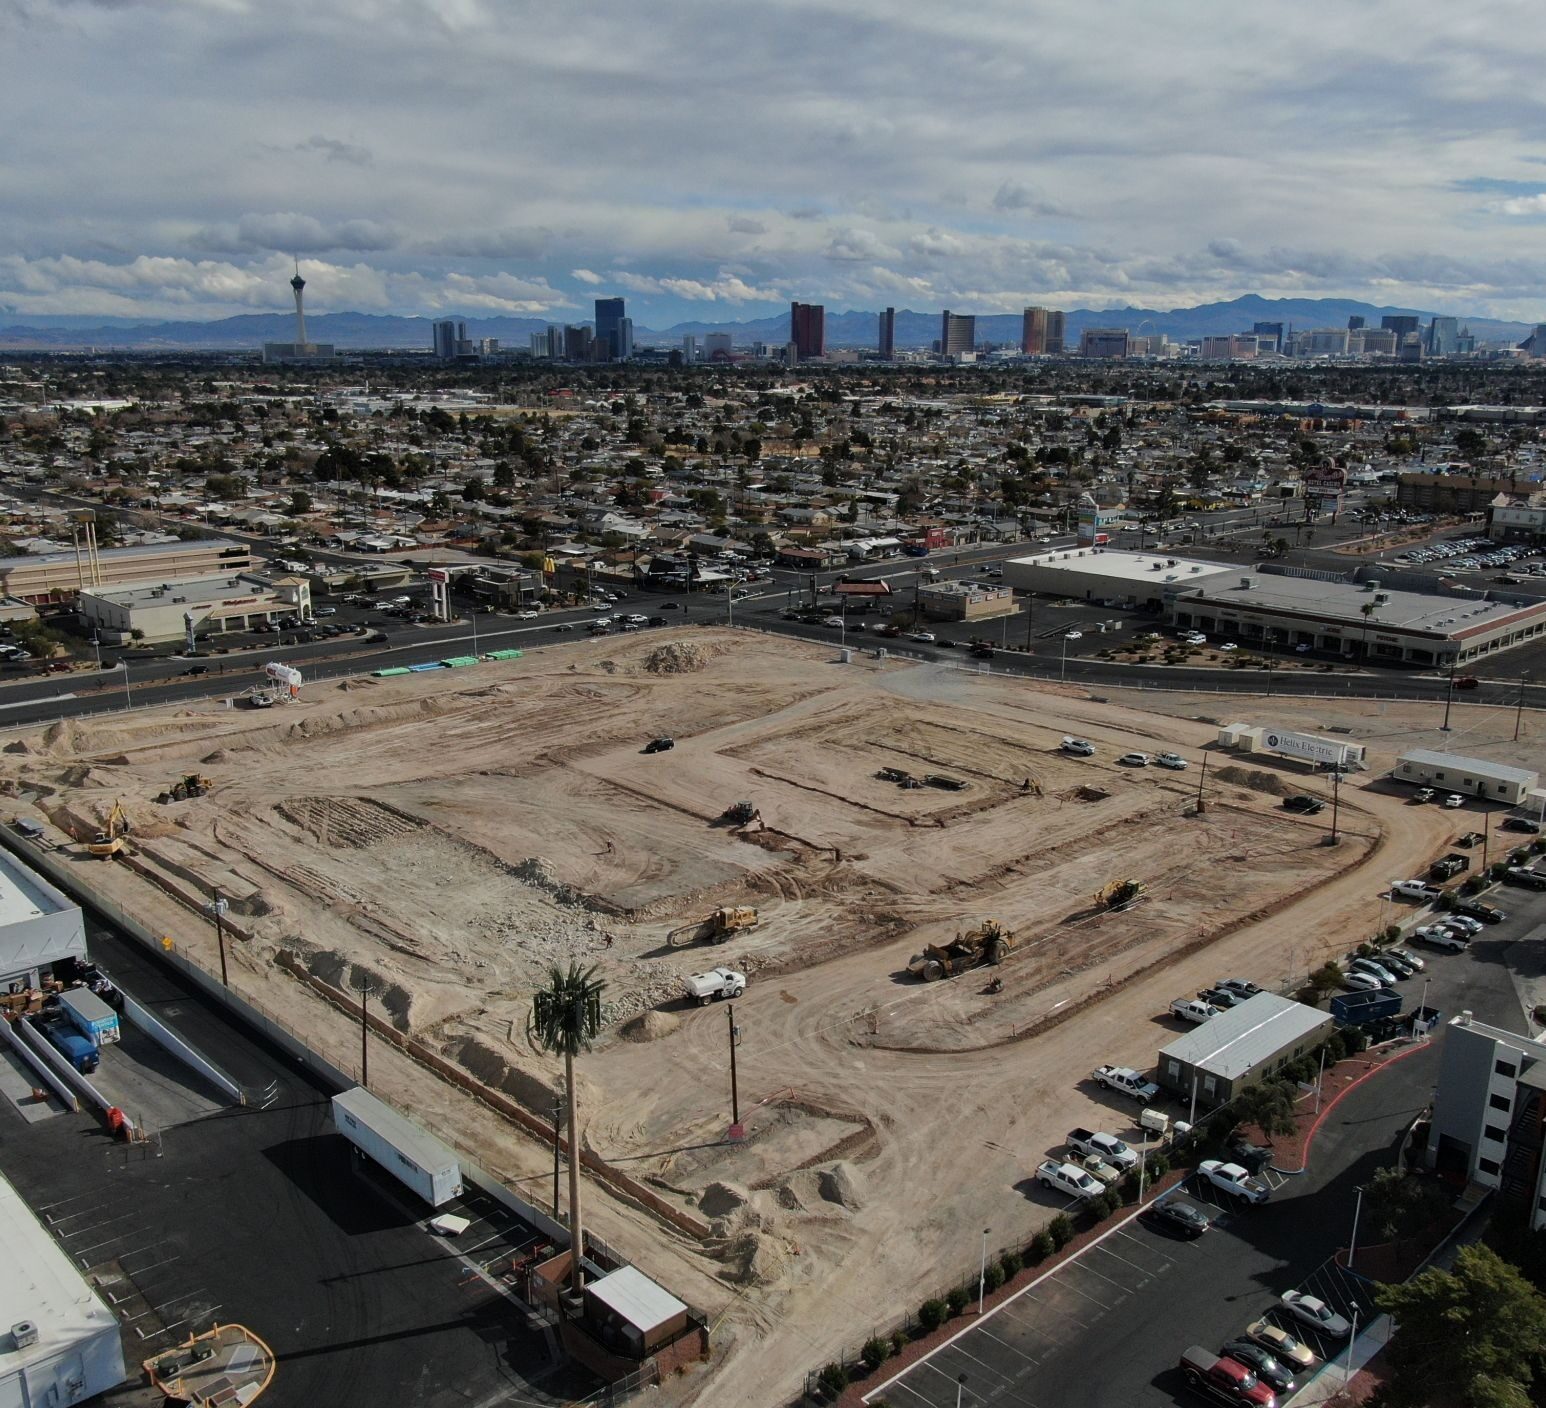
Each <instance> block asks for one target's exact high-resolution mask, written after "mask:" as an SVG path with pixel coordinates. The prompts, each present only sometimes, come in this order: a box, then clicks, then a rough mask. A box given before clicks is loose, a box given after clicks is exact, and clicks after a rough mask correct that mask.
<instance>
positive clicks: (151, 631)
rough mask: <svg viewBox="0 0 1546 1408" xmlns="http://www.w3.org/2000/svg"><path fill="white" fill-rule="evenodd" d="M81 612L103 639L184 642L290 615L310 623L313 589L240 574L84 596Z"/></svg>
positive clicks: (300, 581) (293, 580) (290, 580)
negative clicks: (189, 635) (190, 630)
mask: <svg viewBox="0 0 1546 1408" xmlns="http://www.w3.org/2000/svg"><path fill="white" fill-rule="evenodd" d="M80 610H81V615H82V616H84V617H85V618H86V620H87V621H88V622H90V623H91V625H92V626H93V627H94V628H95V629H96V631H97V633H98V634H99V635H101V637H102V638H103V639H104V640H109V641H113V642H115V643H121V642H123V641H126V640H131V639H132V640H144V641H149V642H155V641H172V640H182V639H183V638H184V637H185V636H186V635H187V633H188V628H189V626H190V625H191V626H192V628H193V632H194V634H195V636H207V635H215V634H219V633H220V632H223V631H233V630H234V631H245V630H249V629H251V627H252V625H253V624H255V623H256V622H259V621H276V620H280V619H282V618H284V617H286V616H299V617H301V618H303V619H304V618H307V617H309V616H310V615H311V586H310V584H309V583H308V582H307V581H306V579H305V578H304V577H278V578H274V579H270V578H267V577H260V576H258V575H257V574H255V573H248V572H238V573H235V574H232V575H222V576H219V577H197V578H194V579H193V580H191V581H182V582H165V583H162V584H161V585H159V586H143V587H123V588H119V589H117V590H111V589H100V588H98V589H95V590H90V591H83V592H82V593H81V594H80ZM136 632H139V633H140V634H138V635H136V634H135V633H136Z"/></svg>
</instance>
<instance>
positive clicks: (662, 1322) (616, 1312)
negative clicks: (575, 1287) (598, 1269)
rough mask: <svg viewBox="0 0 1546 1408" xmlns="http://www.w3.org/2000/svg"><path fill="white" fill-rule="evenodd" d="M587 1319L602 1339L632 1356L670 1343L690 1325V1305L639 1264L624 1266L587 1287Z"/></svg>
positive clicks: (640, 1357) (640, 1354) (641, 1356)
mask: <svg viewBox="0 0 1546 1408" xmlns="http://www.w3.org/2000/svg"><path fill="white" fill-rule="evenodd" d="M585 1308H586V1311H587V1319H588V1320H589V1321H590V1322H591V1324H592V1325H593V1326H594V1327H595V1328H596V1329H597V1330H598V1331H599V1332H600V1334H601V1337H602V1340H603V1342H604V1343H605V1342H608V1341H612V1342H620V1343H619V1346H618V1347H619V1348H621V1349H623V1351H624V1352H625V1353H626V1354H628V1355H629V1356H630V1357H631V1358H634V1359H642V1358H643V1357H644V1356H645V1355H646V1354H649V1353H651V1352H652V1351H653V1350H655V1349H658V1348H659V1347H660V1346H661V1345H663V1344H666V1343H669V1342H670V1341H671V1340H672V1339H674V1338H675V1337H676V1336H677V1335H680V1334H681V1333H682V1331H683V1330H685V1329H686V1328H687V1314H688V1312H687V1306H686V1305H685V1304H683V1303H682V1302H681V1301H679V1300H678V1299H677V1298H676V1297H675V1296H674V1295H672V1294H671V1292H670V1291H668V1290H666V1289H665V1287H663V1286H658V1285H656V1284H655V1282H653V1281H651V1280H650V1278H649V1277H648V1276H646V1275H645V1274H644V1273H643V1272H642V1271H640V1270H639V1269H638V1267H636V1266H622V1267H619V1268H618V1269H617V1270H616V1271H613V1272H610V1273H609V1274H608V1275H606V1276H602V1277H599V1278H598V1279H596V1280H594V1281H592V1282H591V1283H590V1284H589V1285H588V1286H586V1287H585Z"/></svg>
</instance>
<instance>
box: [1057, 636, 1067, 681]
mask: <svg viewBox="0 0 1546 1408" xmlns="http://www.w3.org/2000/svg"><path fill="white" fill-rule="evenodd" d="M1067 678H1068V637H1067V636H1064V637H1063V653H1062V656H1061V657H1060V658H1059V660H1058V683H1059V684H1062V683H1063V682H1064V681H1065V680H1066V679H1067Z"/></svg>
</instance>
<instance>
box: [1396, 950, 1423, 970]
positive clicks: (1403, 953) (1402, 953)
mask: <svg viewBox="0 0 1546 1408" xmlns="http://www.w3.org/2000/svg"><path fill="white" fill-rule="evenodd" d="M1386 952H1387V953H1388V954H1389V956H1390V957H1391V958H1399V959H1400V960H1401V961H1402V962H1403V963H1405V964H1406V966H1407V967H1408V968H1410V969H1411V970H1412V971H1413V972H1414V973H1421V972H1422V971H1423V969H1424V968H1426V967H1427V966H1428V960H1427V959H1426V958H1419V957H1418V956H1417V955H1416V954H1415V953H1409V952H1408V951H1407V950H1406V949H1404V948H1392V949H1387V950H1386Z"/></svg>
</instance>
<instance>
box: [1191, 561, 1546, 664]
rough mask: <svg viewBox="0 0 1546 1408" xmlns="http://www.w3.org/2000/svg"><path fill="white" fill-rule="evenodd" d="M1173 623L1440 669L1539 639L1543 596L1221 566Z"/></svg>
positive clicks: (1545, 608) (1246, 639) (1543, 631)
mask: <svg viewBox="0 0 1546 1408" xmlns="http://www.w3.org/2000/svg"><path fill="white" fill-rule="evenodd" d="M1166 614H1167V617H1168V618H1169V619H1170V620H1171V621H1172V622H1173V623H1174V624H1175V625H1177V626H1181V627H1185V628H1187V629H1190V630H1196V631H1202V632H1203V633H1204V634H1213V635H1218V636H1222V637H1227V638H1231V639H1235V640H1238V641H1240V642H1241V644H1250V643H1253V642H1260V643H1262V644H1264V645H1273V646H1290V647H1298V646H1301V645H1302V646H1305V647H1306V648H1307V649H1308V650H1316V651H1327V652H1335V653H1337V654H1340V655H1342V656H1344V657H1347V658H1365V659H1370V660H1377V661H1384V662H1387V663H1390V664H1397V663H1401V664H1410V665H1428V666H1435V667H1441V668H1442V667H1447V666H1449V665H1455V664H1458V665H1464V664H1467V663H1468V662H1470V661H1473V660H1477V659H1480V658H1481V657H1483V656H1487V655H1492V654H1495V653H1496V652H1497V651H1499V650H1507V649H1509V648H1510V647H1512V646H1516V645H1522V644H1524V643H1525V642H1527V641H1531V640H1537V639H1539V638H1540V637H1541V636H1542V635H1546V601H1535V602H1528V603H1525V604H1523V605H1516V604H1514V603H1510V602H1503V601H1492V600H1487V599H1484V598H1481V597H1462V596H1441V595H1438V594H1431V593H1427V592H1406V591H1384V590H1381V588H1380V584H1379V582H1377V581H1373V580H1370V581H1363V582H1345V581H1335V580H1333V581H1326V580H1323V579H1321V578H1319V577H1292V576H1285V575H1278V574H1276V573H1265V572H1246V573H1241V572H1238V571H1233V570H1230V571H1226V572H1223V573H1221V574H1218V575H1216V576H1214V577H1212V578H1210V579H1208V580H1207V581H1206V582H1205V583H1204V584H1203V585H1201V586H1200V587H1196V588H1194V589H1192V590H1191V591H1187V592H1183V593H1180V594H1178V595H1176V596H1174V597H1172V598H1170V599H1169V600H1168V603H1167V606H1166Z"/></svg>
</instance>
